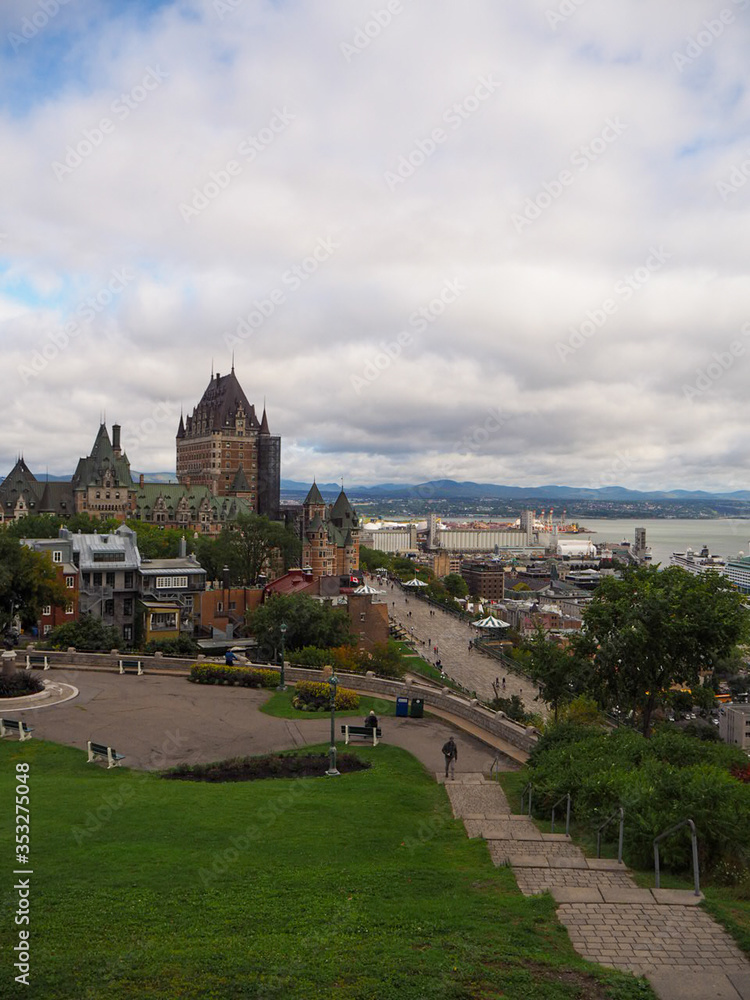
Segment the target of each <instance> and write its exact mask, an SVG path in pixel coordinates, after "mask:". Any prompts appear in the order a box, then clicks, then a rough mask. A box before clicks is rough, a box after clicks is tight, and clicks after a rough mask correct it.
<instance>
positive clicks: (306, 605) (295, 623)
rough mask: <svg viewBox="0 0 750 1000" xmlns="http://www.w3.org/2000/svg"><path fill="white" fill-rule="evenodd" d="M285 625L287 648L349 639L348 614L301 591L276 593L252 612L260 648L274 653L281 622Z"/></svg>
mask: <svg viewBox="0 0 750 1000" xmlns="http://www.w3.org/2000/svg"><path fill="white" fill-rule="evenodd" d="M282 623H283V624H284V625H286V629H287V630H286V633H285V637H284V641H285V644H286V648H287V650H292V649H302V647H303V646H318V647H319V648H321V649H331V648H333V647H334V646H342V645H348V644H349V643H350V642H351V634H350V623H349V615H348V614H347V613H346V611H345V610H344V609H343V608H332V607H331V606H330V605H329V604H324V603H323V602H322V601H316V600H313V598H312V597H306V596H305V595H304V594H278V595H276V596H275V597H272V598H270V600H268V601H266V602H265V604H262V605H261V606H260V607H259V608H256V610H255V611H254V612H253V614H252V616H251V618H250V628H251V629H252V631H253V634H254V635H255V637H256V639H257V640H258V649H259V652H261V653H262V654H264V655H265V656H275V655H276V653H277V652H278V650H279V649H280V648H281V625H282Z"/></svg>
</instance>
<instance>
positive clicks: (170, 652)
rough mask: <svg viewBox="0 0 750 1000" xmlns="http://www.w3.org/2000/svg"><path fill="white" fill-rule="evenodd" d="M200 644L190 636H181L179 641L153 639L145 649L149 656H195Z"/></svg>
mask: <svg viewBox="0 0 750 1000" xmlns="http://www.w3.org/2000/svg"><path fill="white" fill-rule="evenodd" d="M198 648H199V647H198V644H197V643H196V642H193V640H192V639H191V638H190V636H189V635H181V636H180V637H179V639H152V640H151V642H147V643H146V645H145V646H144V647H143V652H144V653H146V654H147V655H148V656H153V655H154V653H163V654H164V655H165V656H195V654H196V653H197V652H198Z"/></svg>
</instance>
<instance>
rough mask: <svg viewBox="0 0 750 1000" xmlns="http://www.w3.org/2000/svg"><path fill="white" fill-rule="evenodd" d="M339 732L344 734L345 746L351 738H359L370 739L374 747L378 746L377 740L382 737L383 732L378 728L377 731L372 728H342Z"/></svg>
mask: <svg viewBox="0 0 750 1000" xmlns="http://www.w3.org/2000/svg"><path fill="white" fill-rule="evenodd" d="M341 732H342V733H343V734H344V737H345V739H344V742H345V743H347V744H348V743H349V741H350V740H351V739H352V737H355V736H359V737H361V738H362V739H365V740H369V739H371V740H372V745H373V746H374V747H376V746H377V745H378V740H379V739H380V738H381V737H382V735H383V731H382V729H381V728H380V727H379V726H378V728H377V729H375V728H374V727H373V726H342V727H341Z"/></svg>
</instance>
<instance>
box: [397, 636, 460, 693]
mask: <svg viewBox="0 0 750 1000" xmlns="http://www.w3.org/2000/svg"><path fill="white" fill-rule="evenodd" d="M398 646H399V649H400V650H401V652H402V653H403V655H404V656H405V657H406V661H405V662H406V669H407V670H408V671H409V672H410V673H413V674H421V676H422V677H427V678H429V680H432V681H437V682H438V684H441V685H442V686H443V687H449V688H452V689H453V690H454V691H464V688H462V687H461V685H460V684H456V682H455V681H452V680H451V679H450V678H449V677H442V676H441V674H440V671H439V670H438V668H437V667H436V666H435V665H434V664H433V663H429V662H428V661H427V660H424V659H422V657H421V656H420V655H419V653H417V652H415V650H414V648H413V647H412V646H410V645H409V643H408V642H403V641H399V642H398ZM467 693H470V692H467Z"/></svg>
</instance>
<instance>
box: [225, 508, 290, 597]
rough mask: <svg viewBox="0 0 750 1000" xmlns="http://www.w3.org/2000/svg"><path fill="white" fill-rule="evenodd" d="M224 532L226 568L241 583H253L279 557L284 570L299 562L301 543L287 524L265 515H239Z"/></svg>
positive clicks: (234, 579)
mask: <svg viewBox="0 0 750 1000" xmlns="http://www.w3.org/2000/svg"><path fill="white" fill-rule="evenodd" d="M224 532H226V533H227V539H228V555H229V568H230V570H231V572H232V580H233V582H235V583H239V584H241V585H243V586H248V585H249V584H253V583H255V582H256V580H257V579H258V576H259V575H260V574H261V573H263V572H264V571H265V569H266V566H267V565H268V564H269V562H271V561H272V560H273V558H274V557H276V556H278V557H279V558H280V559H281V561H282V564H283V567H284V569H285V570H286V569H288V568H289V567H290V566H291V565H293V564H294V563H299V559H300V555H301V553H302V545H301V543H300V540H299V538H298V537H297V536H296V534H295V533H294V532H293V531H292V530H291V528H287V527H286V525H284V524H281V522H279V521H272V520H270V518H268V517H266V516H265V515H258V514H240V515H239V516H238V517H237V519H236V521H233V522H232V523H231V524H230V525H228V526H227V527H226V528H225V529H224V530H223V531H222V535H223V534H224Z"/></svg>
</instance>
